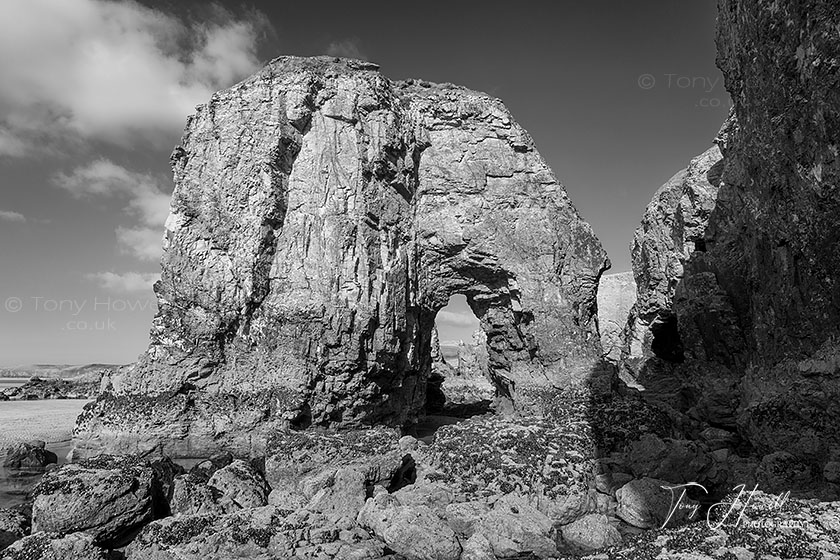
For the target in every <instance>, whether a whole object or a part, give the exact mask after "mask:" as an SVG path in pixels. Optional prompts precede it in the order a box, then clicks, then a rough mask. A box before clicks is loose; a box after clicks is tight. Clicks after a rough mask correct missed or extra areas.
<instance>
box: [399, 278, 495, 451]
mask: <svg viewBox="0 0 840 560" xmlns="http://www.w3.org/2000/svg"><path fill="white" fill-rule="evenodd" d="M431 336H432V341H431V344H430V346H429V352H430V356H429V358H430V359H429V362H430V373H429V379H428V381H427V384H426V404H425V407H424V411H423V412H424V415H423V416H422V417H421V418H420V421H419V422H418V423H417V424H416V425H415V426H413V429H412V431H413V432H415V433H414V435H415V436H416V437H418V438H420V439H427V440H431V439H432V438H433V437H434V433H435V432H436V431H437V429H438V428H440V427H441V426H446V425H450V424H456V423H458V422H460V421H463V420H465V419H466V418H470V417H472V416H477V415H480V414H485V413H487V412H489V411H490V410H491V406H492V404H493V400H494V398H495V396H496V389H495V387H494V384H493V383H492V382H491V380H490V377H489V357H488V348H487V335H486V334H485V332H484V330H483V329H482V327H481V323H480V321H479V320H478V318H477V317H476V314H475V312H474V311H473V310H472V308H471V306H470V302H469V301H468V300H467V296H465V295H464V294H454V295H452V296H451V297H450V298H449V302H448V303H447V305H446V306H445V307H443V308H442V309H440V310H439V311H438V312H437V313H436V314H435V316H434V327H433V330H432V334H431Z"/></svg>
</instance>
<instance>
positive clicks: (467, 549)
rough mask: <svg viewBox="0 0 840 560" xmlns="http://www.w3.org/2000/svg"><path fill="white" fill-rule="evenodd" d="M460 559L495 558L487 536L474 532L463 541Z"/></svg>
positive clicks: (489, 559)
mask: <svg viewBox="0 0 840 560" xmlns="http://www.w3.org/2000/svg"><path fill="white" fill-rule="evenodd" d="M461 560H496V555H495V554H493V545H492V544H491V543H490V541H488V540H487V537H485V536H484V535H482V534H480V533H476V534H475V535H473V536H471V537H470V538H468V539H467V540H466V541H465V542H464V549H463V551H462V552H461Z"/></svg>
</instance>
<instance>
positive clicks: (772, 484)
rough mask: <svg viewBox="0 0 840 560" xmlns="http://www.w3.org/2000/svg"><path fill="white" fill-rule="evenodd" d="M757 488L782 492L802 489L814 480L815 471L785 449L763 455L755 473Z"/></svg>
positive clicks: (771, 491)
mask: <svg viewBox="0 0 840 560" xmlns="http://www.w3.org/2000/svg"><path fill="white" fill-rule="evenodd" d="M755 477H756V482H757V483H758V486H759V488H761V489H762V490H764V491H765V492H769V493H775V494H782V493H784V492H788V491H793V492H796V491H799V490H804V489H806V488H807V487H809V486H813V484H814V483H815V482H816V473H815V472H814V468H813V466H812V465H809V464H807V463H805V462H803V461H802V460H800V459H798V458H797V457H795V456H794V455H792V454H790V453H787V452H786V451H777V452H775V453H768V454H767V455H765V456H764V457H763V458H762V459H761V462H760V463H759V465H758V468H757V469H756V473H755Z"/></svg>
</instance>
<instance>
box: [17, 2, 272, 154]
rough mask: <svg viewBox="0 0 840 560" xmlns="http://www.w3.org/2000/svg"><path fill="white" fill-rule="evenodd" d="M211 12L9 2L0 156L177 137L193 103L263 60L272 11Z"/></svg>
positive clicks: (109, 4)
mask: <svg viewBox="0 0 840 560" xmlns="http://www.w3.org/2000/svg"><path fill="white" fill-rule="evenodd" d="M204 13H205V14H207V17H209V18H210V21H205V22H184V21H181V20H179V19H178V18H176V17H174V16H172V15H169V14H165V13H163V12H161V11H158V10H155V9H151V8H148V7H145V6H142V5H140V4H138V3H136V2H133V1H130V0H122V1H109V0H4V2H3V15H2V17H1V18H0V75H2V76H3V79H2V80H0V115H3V116H2V117H0V156H2V155H7V156H21V155H25V154H27V153H31V152H34V151H36V150H41V149H44V148H45V147H49V146H50V145H55V143H56V142H78V141H79V140H91V139H93V140H102V141H106V142H111V143H116V144H119V145H122V146H127V147H128V146H136V145H138V144H143V143H144V142H145V143H152V142H168V143H174V141H175V140H177V137H178V134H179V133H180V131H181V130H182V129H183V126H184V122H185V119H186V116H187V115H189V114H190V113H192V112H193V110H194V107H195V105H197V104H199V103H203V102H206V101H207V100H208V99H209V97H210V95H211V94H212V92H213V91H215V90H217V89H221V88H223V87H227V86H229V85H231V84H232V83H233V82H235V81H236V80H238V79H240V78H242V77H244V76H246V75H248V74H250V73H252V72H253V71H254V70H255V69H256V68H257V67H258V65H259V61H258V59H257V58H256V44H257V40H258V38H259V36H260V34H261V33H262V31H263V30H264V29H267V23H266V21H267V20H266V19H265V18H264V16H261V15H259V14H258V13H256V12H254V13H252V14H250V15H248V16H246V17H244V18H239V19H237V18H235V17H234V16H233V15H231V14H230V13H229V12H226V11H225V10H223V9H222V8H219V7H218V6H214V7H212V8H210V9H207V10H205V12H204Z"/></svg>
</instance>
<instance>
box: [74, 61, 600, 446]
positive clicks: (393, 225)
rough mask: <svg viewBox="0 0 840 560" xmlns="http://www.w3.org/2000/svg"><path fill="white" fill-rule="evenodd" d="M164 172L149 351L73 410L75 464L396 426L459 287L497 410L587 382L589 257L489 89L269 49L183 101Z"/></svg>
mask: <svg viewBox="0 0 840 560" xmlns="http://www.w3.org/2000/svg"><path fill="white" fill-rule="evenodd" d="M172 166H173V170H174V175H175V183H176V187H175V192H174V195H173V199H172V205H171V214H170V216H169V219H168V221H167V225H166V233H165V239H164V248H165V253H164V257H163V261H162V269H163V270H162V278H161V281H160V282H159V283H158V284H157V285H156V287H155V290H156V293H157V296H158V305H159V313H158V315H157V316H156V318H155V320H154V324H153V327H152V333H151V344H150V347H149V349H148V351H147V352H146V353H145V354H144V355H143V356H142V357H141V358H140V360H139V361H138V362H137V363H136V364H135V365H133V366H131V367H129V368H126V369H124V370H121V371H120V372H118V373H116V374H115V375H112V376H111V378H110V379H109V380H108V381H107V382H106V383H105V385H106V390H105V391H104V392H103V393H102V394H101V395H100V397H99V398H98V400H97V402H96V404H94V405H92V406H91V407H90V408H89V409H88V410H87V411H86V412H85V414H84V415H83V416H82V417H81V418H80V419H79V422H78V424H77V428H76V446H77V451H78V452H79V454H87V453H92V452H96V451H98V450H100V449H103V448H104V449H108V450H111V451H138V450H139V451H143V450H147V449H150V448H154V447H155V446H163V448H164V449H165V450H166V451H167V452H169V453H173V454H179V455H201V454H204V453H206V452H208V451H209V450H213V449H216V448H218V447H228V448H236V449H243V450H245V449H250V450H253V449H255V448H256V447H258V446H259V445H260V444H259V441H260V439H261V437H262V433H263V432H264V429H265V427H266V426H270V425H275V424H283V425H287V426H291V427H294V428H306V427H308V426H334V427H353V426H361V425H370V424H375V423H385V424H390V425H401V424H404V423H406V422H410V421H412V419H413V418H414V416H416V414H417V412H418V411H419V410H420V409H421V408H422V406H423V404H424V402H425V396H426V395H425V393H426V384H427V379H428V376H429V371H430V365H431V357H430V344H431V333H432V329H433V326H434V318H435V314H436V313H437V311H438V310H439V309H441V308H442V307H443V306H444V305H446V303H447V302H448V300H449V298H450V296H452V295H453V294H456V293H461V294H464V295H466V297H467V300H468V302H469V304H470V306H471V308H472V310H473V312H474V313H475V315H476V316H477V317H478V319H479V320H480V323H481V328H482V330H483V332H484V334H485V336H486V339H487V353H488V370H489V376H490V379H491V380H492V382H493V384H494V386H495V387H496V391H497V393H498V397H499V399H500V402H502V403H507V405H508V406H507V408H508V409H511V410H516V411H525V410H527V411H533V410H534V409H535V408H538V407H536V404H535V403H537V402H538V401H539V395H540V393H542V392H545V391H554V390H557V389H560V388H564V387H568V386H570V385H576V384H580V383H584V382H586V381H588V380H589V379H590V378H591V377H592V376H593V372H595V371H596V370H597V369H598V368H597V364H598V357H599V353H600V344H599V341H598V336H597V329H596V324H595V319H594V312H595V292H596V287H597V281H598V278H599V276H600V275H601V273H602V272H603V270H604V269H605V268H606V266H607V260H606V256H605V253H604V251H603V249H602V248H601V245H600V243H599V242H598V240H597V239H596V238H595V236H594V235H593V233H592V231H591V228H590V226H589V225H588V224H587V223H586V222H584V221H583V220H581V218H580V217H579V215H578V214H577V211H576V210H575V208H574V207H573V205H572V203H571V202H570V201H569V199H568V198H567V196H566V193H565V191H564V189H563V187H562V185H560V184H559V183H558V182H557V179H556V178H555V176H554V174H553V173H552V171H551V170H550V169H549V168H548V166H547V165H546V164H545V162H544V160H543V159H542V157H541V156H540V155H539V154H538V153H537V151H536V149H535V147H534V143H533V141H532V139H531V138H530V136H529V135H528V134H527V132H525V131H524V130H523V129H522V128H521V127H520V126H519V125H518V124H517V123H516V122H515V121H514V120H513V118H512V117H511V115H510V113H509V112H508V111H507V109H506V108H505V107H504V105H503V104H502V103H501V102H500V101H499V100H497V99H495V98H492V97H489V96H487V95H485V94H483V93H478V92H474V91H470V90H468V89H465V88H462V87H458V86H454V85H451V84H430V83H428V82H421V81H407V82H391V81H389V80H388V79H387V78H385V77H383V76H382V75H381V74H380V73H379V72H378V70H377V67H376V65H373V64H370V63H365V62H360V61H353V60H346V59H333V58H327V57H319V58H296V57H281V58H278V59H276V60H274V61H272V62H271V63H270V64H268V65H267V66H266V67H265V68H264V69H263V70H261V71H260V72H259V73H257V74H256V75H254V76H252V77H251V78H249V79H247V80H245V81H243V82H241V83H240V84H237V85H235V86H233V87H232V88H230V89H228V90H225V91H222V92H219V93H217V94H215V95H214V96H213V98H212V99H211V100H210V102H209V103H207V104H206V105H202V106H199V107H198V109H197V113H196V114H195V115H194V116H192V117H190V119H189V121H188V123H187V127H186V130H185V133H184V137H183V140H182V142H181V145H180V146H179V147H177V148H176V149H175V151H174V152H173V154H172ZM502 408H505V407H502Z"/></svg>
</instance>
